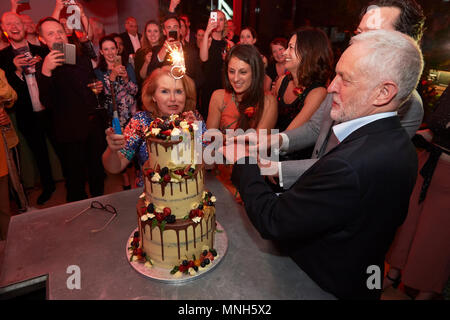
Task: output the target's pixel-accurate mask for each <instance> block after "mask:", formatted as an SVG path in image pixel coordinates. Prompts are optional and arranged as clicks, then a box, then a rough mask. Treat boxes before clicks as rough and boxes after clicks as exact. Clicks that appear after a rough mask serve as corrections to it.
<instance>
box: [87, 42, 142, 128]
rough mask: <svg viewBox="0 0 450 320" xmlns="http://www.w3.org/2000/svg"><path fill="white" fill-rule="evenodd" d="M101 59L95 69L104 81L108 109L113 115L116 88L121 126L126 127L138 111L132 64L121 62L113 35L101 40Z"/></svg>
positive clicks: (99, 77)
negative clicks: (113, 98)
mask: <svg viewBox="0 0 450 320" xmlns="http://www.w3.org/2000/svg"><path fill="white" fill-rule="evenodd" d="M99 44H100V59H99V64H98V67H97V68H96V69H95V70H94V71H95V74H96V76H97V78H98V79H99V80H100V81H102V82H103V87H104V90H105V91H104V92H105V95H106V106H105V107H106V109H107V110H108V112H109V114H110V116H112V112H113V106H112V101H113V100H112V91H111V88H113V90H114V95H115V100H116V104H117V111H118V115H119V121H120V126H121V127H125V126H126V124H127V123H128V121H129V120H130V118H131V116H132V115H133V114H134V113H135V112H136V94H137V91H138V86H137V84H136V76H135V74H134V70H133V67H132V66H131V64H129V63H126V62H125V63H126V66H124V65H123V62H124V61H122V62H120V61H119V59H118V57H119V58H120V56H119V55H118V48H117V44H116V42H115V40H114V38H113V37H110V36H106V37H103V38H102V39H101V40H100V42H99Z"/></svg>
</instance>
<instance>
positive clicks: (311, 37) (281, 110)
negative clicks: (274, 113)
mask: <svg viewBox="0 0 450 320" xmlns="http://www.w3.org/2000/svg"><path fill="white" fill-rule="evenodd" d="M284 54H285V56H286V64H285V66H286V69H287V70H288V71H289V72H288V73H287V74H286V75H285V76H282V77H281V78H279V79H278V81H277V83H276V84H275V90H274V92H275V93H276V95H277V100H278V115H279V116H278V122H277V125H276V128H277V129H279V130H280V131H285V130H291V129H294V128H296V127H298V126H300V125H302V124H303V123H305V122H306V121H308V120H309V118H311V116H312V115H313V114H314V112H316V110H317V109H318V108H319V106H320V104H321V102H322V101H323V100H324V99H325V97H326V94H327V89H326V86H327V83H328V81H329V78H330V76H331V74H332V61H333V53H332V51H331V46H330V42H329V40H328V38H327V36H326V34H325V33H324V32H323V31H322V30H320V29H317V28H302V29H299V30H298V31H297V32H295V33H294V35H293V36H292V37H291V39H290V40H289V44H288V48H287V49H286V51H285V53H284Z"/></svg>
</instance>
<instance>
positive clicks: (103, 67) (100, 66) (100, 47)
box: [97, 35, 126, 72]
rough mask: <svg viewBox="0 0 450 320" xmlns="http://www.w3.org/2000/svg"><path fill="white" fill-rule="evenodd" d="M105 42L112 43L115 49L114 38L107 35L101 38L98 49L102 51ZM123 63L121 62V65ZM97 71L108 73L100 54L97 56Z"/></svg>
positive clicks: (106, 65)
mask: <svg viewBox="0 0 450 320" xmlns="http://www.w3.org/2000/svg"><path fill="white" fill-rule="evenodd" d="M106 41H111V42H112V43H114V44H115V45H116V48H117V42H116V40H115V39H114V37H113V36H112V35H107V36H104V37H103V38H101V39H100V41H99V42H98V48H99V49H100V50H102V46H103V43H105V42H106ZM122 59H123V58H122ZM125 62H126V61H122V63H125ZM97 69H100V70H101V71H103V72H106V71H108V64H107V63H106V60H105V57H104V56H103V55H102V54H99V58H98V65H97Z"/></svg>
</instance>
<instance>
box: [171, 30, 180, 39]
mask: <svg viewBox="0 0 450 320" xmlns="http://www.w3.org/2000/svg"><path fill="white" fill-rule="evenodd" d="M169 38H172V39H174V40H178V31H177V30H172V31H169Z"/></svg>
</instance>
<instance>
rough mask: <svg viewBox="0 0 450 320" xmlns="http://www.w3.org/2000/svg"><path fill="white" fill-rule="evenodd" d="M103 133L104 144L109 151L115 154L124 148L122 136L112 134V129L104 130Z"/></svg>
mask: <svg viewBox="0 0 450 320" xmlns="http://www.w3.org/2000/svg"><path fill="white" fill-rule="evenodd" d="M105 133H106V142H107V143H108V148H109V149H110V150H111V151H113V152H116V151H119V150H120V149H122V148H123V147H125V137H124V135H123V134H116V133H114V129H113V128H108V129H106V131H105Z"/></svg>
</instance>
